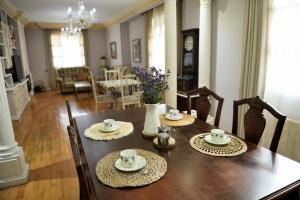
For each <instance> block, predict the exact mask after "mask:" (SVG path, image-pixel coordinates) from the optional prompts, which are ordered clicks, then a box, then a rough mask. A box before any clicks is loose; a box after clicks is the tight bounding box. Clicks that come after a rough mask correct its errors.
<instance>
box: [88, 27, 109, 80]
mask: <svg viewBox="0 0 300 200" xmlns="http://www.w3.org/2000/svg"><path fill="white" fill-rule="evenodd" d="M88 47H89V50H88V52H89V61H90V67H91V70H92V71H93V73H94V74H95V75H96V76H97V77H98V76H99V73H100V57H101V56H107V55H106V54H107V47H106V32H105V31H104V30H89V31H88Z"/></svg>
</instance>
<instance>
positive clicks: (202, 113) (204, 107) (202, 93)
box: [187, 86, 224, 127]
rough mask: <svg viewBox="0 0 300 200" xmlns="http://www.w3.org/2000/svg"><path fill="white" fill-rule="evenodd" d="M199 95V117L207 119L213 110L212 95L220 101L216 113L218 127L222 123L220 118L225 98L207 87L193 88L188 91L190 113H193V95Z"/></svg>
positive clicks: (197, 101)
mask: <svg viewBox="0 0 300 200" xmlns="http://www.w3.org/2000/svg"><path fill="white" fill-rule="evenodd" d="M194 95H198V97H197V100H196V110H197V119H200V120H203V121H206V120H207V118H208V116H209V113H210V110H211V100H210V97H213V98H214V99H216V100H217V101H218V106H217V111H216V114H215V122H214V126H216V127H218V126H219V124H220V118H221V113H222V107H223V102H224V98H222V97H220V96H219V95H217V94H216V93H215V92H213V91H211V90H209V89H208V88H207V87H205V86H204V87H202V88H197V89H194V90H191V91H189V92H188V93H187V96H188V110H187V112H188V114H191V109H192V103H191V96H194Z"/></svg>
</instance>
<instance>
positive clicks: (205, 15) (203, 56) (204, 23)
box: [198, 0, 211, 88]
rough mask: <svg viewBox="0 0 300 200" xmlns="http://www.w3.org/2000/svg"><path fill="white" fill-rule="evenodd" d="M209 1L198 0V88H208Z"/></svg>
mask: <svg viewBox="0 0 300 200" xmlns="http://www.w3.org/2000/svg"><path fill="white" fill-rule="evenodd" d="M210 45H211V0H200V24H199V75H198V86H199V87H203V86H206V87H208V88H209V87H210Z"/></svg>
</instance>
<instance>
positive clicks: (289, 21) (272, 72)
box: [265, 0, 300, 121]
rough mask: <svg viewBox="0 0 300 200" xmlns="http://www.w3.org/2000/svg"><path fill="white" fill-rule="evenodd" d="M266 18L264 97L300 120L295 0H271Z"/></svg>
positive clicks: (299, 9) (299, 13) (299, 30)
mask: <svg viewBox="0 0 300 200" xmlns="http://www.w3.org/2000/svg"><path fill="white" fill-rule="evenodd" d="M269 19H270V20H269V39H268V58H267V74H266V88H265V99H266V101H269V102H270V103H271V104H273V105H274V106H276V108H277V109H278V110H280V111H281V112H282V113H284V114H286V115H287V116H288V117H289V118H292V119H295V120H299V121H300V107H299V102H300V78H299V75H300V26H299V19H300V2H299V0H288V1H283V0H273V2H272V7H271V8H270V18H269Z"/></svg>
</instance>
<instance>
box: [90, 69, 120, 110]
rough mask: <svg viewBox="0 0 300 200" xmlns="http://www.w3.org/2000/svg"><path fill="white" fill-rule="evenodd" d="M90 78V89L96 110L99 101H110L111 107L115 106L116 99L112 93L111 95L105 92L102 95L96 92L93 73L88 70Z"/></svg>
mask: <svg viewBox="0 0 300 200" xmlns="http://www.w3.org/2000/svg"><path fill="white" fill-rule="evenodd" d="M90 79H91V82H92V90H93V96H94V100H95V110H96V112H98V103H99V102H105V103H111V104H112V106H111V107H113V108H114V107H115V104H116V99H115V97H114V96H113V95H111V94H110V93H109V92H107V93H106V94H104V95H100V94H98V92H97V86H96V83H95V79H94V75H93V73H92V72H91V71H90Z"/></svg>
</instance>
